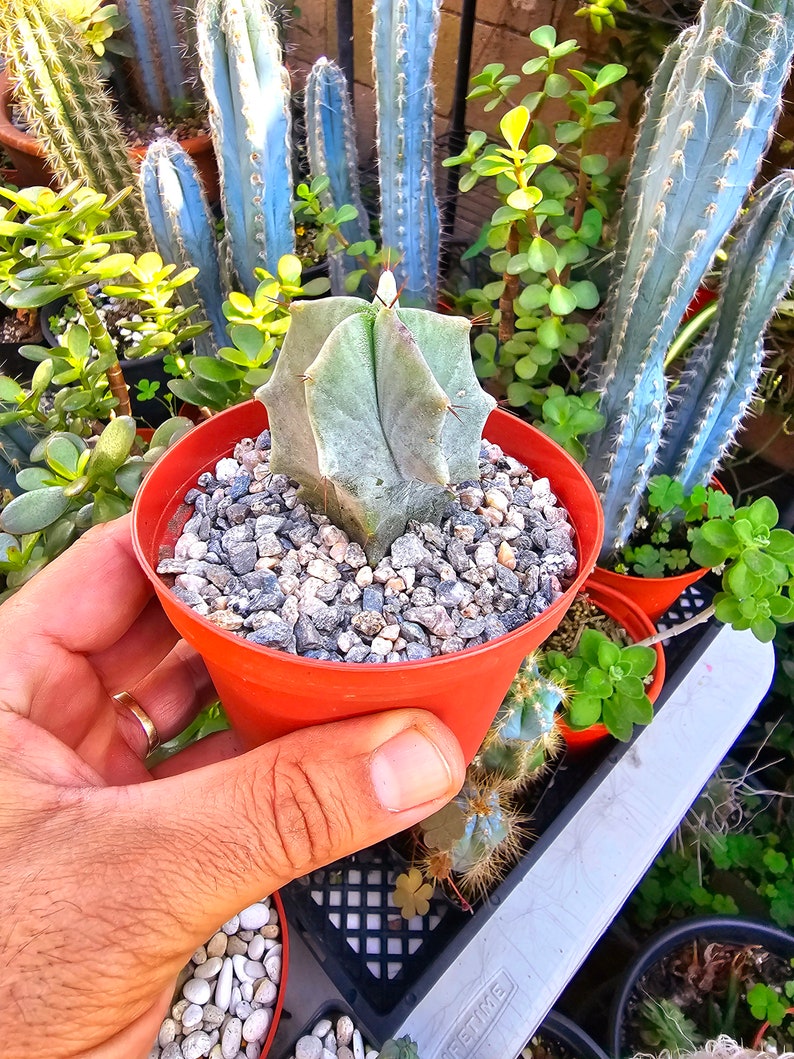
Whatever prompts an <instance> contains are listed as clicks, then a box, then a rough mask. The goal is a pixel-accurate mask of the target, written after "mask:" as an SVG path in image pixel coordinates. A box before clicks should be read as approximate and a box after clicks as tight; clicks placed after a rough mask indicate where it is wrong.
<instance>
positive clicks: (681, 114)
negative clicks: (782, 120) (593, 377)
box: [585, 0, 794, 615]
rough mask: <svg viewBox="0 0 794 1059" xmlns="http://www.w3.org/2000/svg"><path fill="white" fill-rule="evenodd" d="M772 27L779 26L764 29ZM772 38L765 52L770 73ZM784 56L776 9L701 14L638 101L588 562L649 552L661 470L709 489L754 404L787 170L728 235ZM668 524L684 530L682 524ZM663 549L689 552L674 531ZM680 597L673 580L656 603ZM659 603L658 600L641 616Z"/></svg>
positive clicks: (779, 273) (605, 363)
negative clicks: (720, 266) (689, 318)
mask: <svg viewBox="0 0 794 1059" xmlns="http://www.w3.org/2000/svg"><path fill="white" fill-rule="evenodd" d="M781 19H782V22H783V23H785V30H784V31H783V32H782V33H777V32H776V29H775V28H774V27H776V26H777V25H778V23H779V22H780V21H781ZM772 37H774V43H773V44H772V47H773V49H774V52H775V57H774V59H773V60H772V61H771V62H769V63H767V62H766V57H767V56H768V55H769V52H768V51H767V49H768V48H769V46H770V41H771V39H772ZM792 51H794V33H792V32H791V26H790V24H789V22H788V20H787V19H786V18H785V16H784V15H783V14H782V9H781V7H780V5H779V4H778V3H777V2H776V0H772V2H771V3H769V4H764V5H763V6H762V7H761V8H757V9H754V10H753V11H752V12H750V11H745V10H743V11H742V12H741V13H740V12H738V11H737V10H735V9H731V10H728V9H727V8H725V7H723V6H721V5H720V4H718V3H706V4H704V5H703V7H702V9H701V13H700V19H699V23H698V26H697V29H696V31H694V32H692V33H689V32H687V33H685V34H684V35H683V36H681V37H680V38H679V39H678V41H676V42H675V43H674V44H673V45H672V46H671V47H670V49H669V50H668V52H667V53H666V55H665V58H664V60H663V61H662V63H661V65H660V67H659V70H658V72H657V75H656V77H655V79H654V82H653V85H652V87H651V90H650V92H649V95H648V98H647V102H646V115H645V119H644V121H643V124H642V125H641V127H640V130H639V135H638V140H637V148H636V153H635V157H634V160H633V162H632V167H631V171H630V174H629V180H628V184H627V188H626V192H625V195H624V204H623V212H622V214H621V220H620V226H619V229H618V233H617V243H616V247H615V253H614V258H613V260H614V265H613V269H612V277H611V284H610V292H609V295H608V299H607V308H606V312H605V313H604V315H603V318H602V321H601V324H600V326H599V328H598V330H597V331H596V334H595V336H594V344H593V350H592V367H593V369H594V370H595V372H596V373H597V385H598V389H599V390H600V391H601V393H602V399H601V402H600V406H599V410H600V411H601V412H602V413H603V414H604V416H605V425H604V426H603V428H602V429H601V430H600V431H598V432H597V433H595V434H594V435H592V436H591V437H590V438H589V441H588V457H587V460H586V463H585V467H586V470H587V471H588V473H589V474H590V475H591V477H592V479H593V481H594V482H596V483H597V485H598V488H599V493H600V495H601V498H602V502H603V504H604V511H605V520H606V526H607V531H606V536H605V544H604V548H603V551H602V555H601V557H600V563H601V565H605V566H610V567H611V566H613V565H614V563H615V561H616V560H617V559H618V558H619V557H620V555H621V552H622V550H623V549H624V548H625V546H626V544H629V545H630V546H631V547H632V548H634V549H635V550H636V549H637V548H638V546H639V545H641V544H643V543H646V541H644V540H643V539H642V536H641V533H642V530H643V528H644V527H647V526H648V525H649V524H650V521H652V520H649V519H648V507H647V503H648V483H649V479H650V478H651V476H652V475H657V474H665V475H668V476H669V477H670V478H671V479H674V480H675V481H677V482H678V483H680V487H681V489H682V491H683V494H684V496H691V495H692V494H693V492H694V490H695V489H697V488H699V487H705V486H707V485H708V484H709V483H710V481H711V479H712V476H713V475H714V473H715V470H716V469H717V467H718V466H719V461H720V460H721V459H722V458H723V456H724V454H725V452H726V451H727V450H728V448H729V447H730V445H731V444H732V443H733V441H734V438H735V436H736V432H737V430H738V428H739V425H740V423H741V421H742V418H743V416H744V415H745V413H746V412H747V409H748V407H749V405H750V402H751V400H752V398H753V393H754V391H755V388H756V385H757V383H758V380H759V376H760V373H761V370H762V363H763V358H764V351H763V341H762V334H763V330H764V327H765V326H766V323H767V321H768V319H769V318H770V316H771V315H772V311H773V309H774V306H775V304H776V302H777V300H778V299H779V298H780V297H781V296H782V295H783V294H784V293H785V291H786V289H787V288H788V286H789V283H790V281H791V273H792V265H793V263H794V252H793V251H794V181H793V180H792V174H791V173H790V172H784V173H782V174H780V175H779V176H778V177H777V178H775V179H774V180H772V181H771V182H770V183H769V184H767V185H765V186H764V187H763V188H762V189H761V190H760V191H759V192H758V193H757V194H755V195H754V197H753V198H752V200H751V201H750V203H749V205H748V207H747V209H746V211H745V212H744V215H743V216H742V217H741V219H740V221H739V223H738V224H737V225H736V226H735V227H733V228H732V226H733V224H734V221H735V218H736V216H737V214H738V213H739V212H740V210H741V209H742V206H743V203H744V200H745V198H746V196H747V193H748V190H749V188H750V185H751V182H752V181H753V179H754V177H755V175H756V172H757V170H758V167H759V165H760V161H761V158H762V154H763V151H764V148H765V146H766V144H767V142H768V138H769V135H770V131H771V128H772V125H773V122H774V119H775V116H776V113H777V108H778V101H779V99H780V95H781V92H782V88H783V85H784V82H785V72H786V71H787V70H788V66H789V61H790V59H791V55H792ZM759 55H763V56H764V57H765V58H764V61H762V62H758V56H759ZM718 69H719V70H722V71H723V72H724V73H725V77H724V78H723V77H720V76H716V74H715V73H714V71H716V70H718ZM736 85H740V86H742V87H741V89H740V90H739V91H736V88H735V86H736ZM745 92H746V93H747V99H749V98H750V97H751V96H752V99H753V101H754V102H753V104H752V105H751V106H750V105H749V104H748V102H747V100H746V99H745V98H744V97H743V93H745ZM704 100H705V105H703V101H704ZM756 103H758V105H756ZM748 107H749V109H748ZM717 114H719V122H718V124H717V125H715V124H713V123H712V121H711V119H712V117H713V116H714V115H717ZM707 123H708V128H707ZM731 231H732V235H733V241H732V243H731V244H730V246H729V249H728V261H727V265H726V268H725V270H724V272H723V275H722V279H721V289H720V292H719V299H718V302H717V303H716V311H715V312H714V315H713V318H712V322H711V324H710V326H709V328H708V330H707V331H706V333H705V334H704V335H703V336H702V337H701V338H700V339H699V340H698V341H697V342H696V343H695V345H694V346H693V347H692V348H691V349H690V351H689V353H688V355H687V357H686V360H685V362H684V366H683V368H679V367H678V364H677V361H676V363H675V364H674V365H673V371H674V377H672V378H670V379H669V380H668V378H667V377H666V370H669V364H668V361H669V358H670V351H671V348H672V346H673V343H674V340H675V338H676V335H677V334H678V330H679V325H680V322H681V319H682V317H683V316H684V314H685V312H686V310H687V308H688V306H689V304H690V302H691V300H692V298H693V296H694V295H695V293H696V291H697V289H698V285H699V284H700V282H701V280H702V277H703V275H704V273H705V271H706V270H707V268H708V267H709V265H710V262H711V259H712V257H713V256H714V254H715V252H716V251H717V249H718V248H719V247H720V245H721V244H722V243H723V241H724V240H725V238H726V236H727V235H728V233H729V232H731ZM675 518H677V523H678V525H680V526H684V519H683V514H682V513H680V512H679V513H678V515H677V516H675ZM672 547H675V548H678V547H683V548H686V547H687V541H686V534H685V533H684V534H683V543H681V544H675V545H672ZM695 565H700V564H698V563H697V561H695ZM662 587H663V586H660V585H654V586H653V588H654V592H655V593H658V590H659V589H660V588H662ZM678 590H679V588H678V586H677V585H675V584H674V585H673V586H672V589H671V591H672V595H671V596H670V598H669V599H668V600H667V601H666V602H668V603H669V602H670V601H671V600H672V599H674V598H675V594H676V592H677V591H678ZM664 606H665V601H664V600H663V599H662V597H661V596H659V595H658V594H657V595H656V598H655V599H654V600H653V603H652V604H651V606H650V608H649V613H653V614H657V615H658V614H659V613H660V610H663V609H664Z"/></svg>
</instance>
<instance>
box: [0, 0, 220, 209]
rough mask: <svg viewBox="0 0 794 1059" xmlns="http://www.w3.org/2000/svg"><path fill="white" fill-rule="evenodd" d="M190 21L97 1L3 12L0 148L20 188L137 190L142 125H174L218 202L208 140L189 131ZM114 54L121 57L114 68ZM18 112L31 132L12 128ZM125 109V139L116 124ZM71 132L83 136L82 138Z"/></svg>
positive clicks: (46, 0) (187, 14)
mask: <svg viewBox="0 0 794 1059" xmlns="http://www.w3.org/2000/svg"><path fill="white" fill-rule="evenodd" d="M193 17H194V16H193V15H192V13H191V7H190V5H187V4H182V3H179V4H176V5H173V4H172V5H168V7H167V10H165V12H164V11H163V10H160V9H159V6H158V5H156V4H154V3H151V2H150V0H124V2H123V3H122V4H121V11H119V9H118V8H117V6H116V5H111V4H107V5H105V4H100V3H99V2H97V0H95V2H94V3H93V5H90V4H89V5H83V6H81V7H75V5H72V4H70V3H69V2H68V0H37V2H36V3H35V4H24V5H23V4H15V3H11V4H8V5H6V9H5V11H4V13H3V16H2V19H0V50H2V53H3V54H4V55H5V58H6V62H7V67H6V70H5V71H4V72H0V143H3V144H4V146H5V147H6V150H7V151H8V152H9V154H10V155H11V157H12V159H13V161H14V163H15V164H16V166H17V168H18V171H19V175H20V180H21V182H22V183H23V184H25V185H31V186H32V185H36V184H48V183H50V182H51V180H52V177H53V174H55V175H56V176H57V177H58V179H59V180H60V181H61V182H62V183H67V182H69V181H70V180H74V179H80V180H82V181H85V182H86V183H88V184H89V185H90V186H92V187H94V188H95V189H96V190H98V191H103V192H105V193H107V194H113V193H115V192H116V191H119V190H121V188H122V187H125V186H128V185H129V184H131V183H132V176H133V172H134V168H135V167H137V164H138V163H139V162H140V160H141V158H142V156H143V154H144V152H145V145H141V144H140V143H139V142H138V143H136V140H137V139H138V134H137V133H136V132H135V131H134V129H135V126H136V124H138V125H140V124H141V123H142V122H144V123H148V124H150V125H151V124H158V125H160V126H162V125H163V124H165V125H168V124H169V123H170V124H172V125H173V126H174V127H175V128H176V129H177V130H179V132H178V134H179V135H180V142H181V143H182V145H183V147H184V149H185V150H186V151H187V152H188V153H189V154H190V155H191V157H193V159H194V160H195V162H196V164H197V165H198V166H199V169H200V170H201V175H202V180H203V181H204V183H205V187H206V189H207V194H208V195H209V196H210V197H211V199H212V201H215V199H216V198H217V192H218V174H217V167H216V165H215V160H214V157H213V152H212V145H211V142H210V138H209V135H208V134H207V133H206V132H204V131H202V130H201V129H200V128H196V129H193V127H192V126H194V125H196V122H195V119H192V118H190V114H191V111H195V109H196V104H195V100H194V98H193V94H194V89H193V88H192V85H194V84H195V82H196V81H197V77H196V71H195V70H194V69H193V68H192V67H191V61H194V60H192V59H191V57H192V56H194V55H195V44H194V43H191V42H192V41H194V38H195V27H194V26H193V25H192V18H193ZM120 31H121V32H120ZM109 53H115V54H113V55H112V58H113V60H114V61H113V62H112V63H111V62H109V61H108V56H109ZM122 57H123V62H122V61H119V60H120V59H121V58H122ZM53 72H55V73H56V74H57V75H58V76H56V77H55V78H53V77H52V76H51V75H52V73H53ZM56 85H57V86H59V87H56ZM67 85H68V88H67V87H66V86H67ZM59 91H60V92H61V93H63V94H62V95H59ZM15 103H16V104H18V105H20V107H21V109H22V111H23V113H24V118H25V121H26V122H27V123H28V124H29V127H30V130H31V131H30V132H29V131H27V130H26V129H25V128H21V127H19V126H18V125H17V124H15V123H14V121H13V120H12V108H13V106H14V104H15ZM120 103H121V106H122V108H123V110H124V112H125V113H127V114H128V118H129V124H130V130H129V131H128V130H127V129H126V128H124V127H123V126H122V125H121V123H120V121H119V118H118V116H117V111H118V108H119V104H120ZM53 115H57V117H55V118H53ZM188 119H190V120H188ZM75 128H82V129H84V130H85V133H84V134H79V135H78V136H77V138H76V136H75V132H74V129H75ZM89 140H93V141H94V144H95V147H94V145H92V144H90V143H89ZM94 150H95V153H94V154H92V151H94ZM139 219H140V217H139ZM133 227H135V228H136V230H140V226H139V225H137V224H136V225H133Z"/></svg>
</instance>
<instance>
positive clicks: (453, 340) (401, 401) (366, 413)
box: [256, 271, 495, 562]
mask: <svg viewBox="0 0 794 1059" xmlns="http://www.w3.org/2000/svg"><path fill="white" fill-rule="evenodd" d="M290 313H291V316H292V320H291V323H290V327H289V330H288V331H287V336H286V338H285V340H284V346H283V348H282V350H281V353H280V355H279V358H278V361H277V362H276V367H275V370H274V372H273V375H272V377H271V379H270V380H269V381H268V382H267V383H265V385H264V386H262V387H260V388H259V390H257V392H256V396H257V398H259V400H261V401H262V402H263V403H264V404H265V405H266V407H267V410H268V416H269V419H270V428H271V435H272V448H271V459H270V465H271V468H272V469H273V471H274V472H275V473H277V474H288V475H289V476H290V477H292V478H294V479H295V480H296V481H298V482H299V483H300V485H301V495H302V497H304V498H305V499H306V500H307V502H308V503H309V504H310V505H311V506H312V507H313V508H314V509H315V510H317V511H322V512H325V513H327V514H328V516H329V518H331V520H332V521H333V522H335V523H337V525H339V526H340V527H341V528H343V529H345V530H346V531H347V532H348V534H349V535H350V537H351V539H353V540H356V541H358V542H359V543H360V544H361V545H362V547H363V548H364V549H365V551H366V554H367V557H368V558H369V560H370V561H371V562H377V561H378V559H380V558H381V557H382V556H383V555H385V553H386V551H387V550H388V548H389V546H390V545H391V543H392V541H394V540H395V539H396V538H397V537H398V536H399V535H400V534H401V533H402V532H403V530H404V529H405V527H406V524H407V522H408V520H409V519H416V520H417V521H420V522H429V521H435V520H436V519H437V518H438V516H439V515H440V512H441V510H442V509H443V507H444V506H445V504H446V503H447V501H448V499H449V496H450V486H452V485H454V484H455V483H457V482H461V481H464V480H466V479H468V478H476V477H477V476H478V473H479V472H478V456H479V450H480V438H481V435H482V429H483V425H484V423H485V420H486V418H487V416H488V414H489V412H490V411H491V410H492V408H493V407H494V405H495V401H494V400H493V398H492V397H490V396H489V395H488V394H486V393H485V392H484V391H483V390H482V389H481V387H480V385H479V383H478V382H477V378H476V376H475V375H474V371H473V368H472V363H471V354H470V351H469V331H470V328H471V325H470V323H469V321H468V320H465V319H463V318H462V317H454V316H441V315H439V314H438V313H433V312H429V311H427V310H424V309H409V308H405V309H402V308H400V306H399V303H398V300H397V290H396V286H395V279H394V275H393V273H391V272H389V271H387V272H384V274H383V276H382V277H381V281H380V284H379V286H378V291H377V294H376V296H375V299H374V301H373V302H372V303H371V304H370V303H369V302H365V301H362V300H361V299H359V298H326V299H323V300H322V301H320V302H311V301H298V302H294V303H293V305H292V306H290Z"/></svg>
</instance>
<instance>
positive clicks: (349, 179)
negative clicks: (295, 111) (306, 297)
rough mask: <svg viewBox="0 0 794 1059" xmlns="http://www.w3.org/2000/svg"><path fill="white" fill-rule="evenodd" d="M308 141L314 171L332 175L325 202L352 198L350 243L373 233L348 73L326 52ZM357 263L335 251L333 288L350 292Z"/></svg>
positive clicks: (309, 90) (313, 74)
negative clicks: (347, 283)
mask: <svg viewBox="0 0 794 1059" xmlns="http://www.w3.org/2000/svg"><path fill="white" fill-rule="evenodd" d="M305 105H306V142H307V146H308V153H309V170H310V172H311V174H312V176H313V177H317V176H327V177H328V179H329V181H330V183H329V185H328V189H327V190H326V191H325V192H324V193H323V195H322V196H321V201H322V204H323V206H324V207H325V208H328V207H332V208H333V209H337V210H338V209H339V207H340V206H343V205H345V204H349V205H351V206H353V207H354V208H355V209H356V210H358V216H357V217H355V218H354V219H353V220H350V221H345V222H344V223H343V224H342V225H341V232H342V235H343V236H344V237H345V239H347V241H348V243H357V242H361V241H362V240H364V239H367V238H368V235H369V219H368V217H367V211H366V210H365V209H364V203H363V202H362V200H361V186H360V183H359V177H358V151H357V149H356V130H355V122H354V119H353V108H352V106H351V104H350V93H349V90H348V85H347V80H346V78H345V75H344V74H343V73H342V71H341V70H340V69H339V67H338V66H337V65H336V63H333V62H331V61H330V60H329V59H326V58H325V56H323V57H322V58H320V59H318V60H317V62H315V64H314V65H313V66H312V68H311V70H310V71H309V76H308V77H307V79H306V104H305ZM355 267H357V265H356V263H355V262H354V261H353V259H352V258H350V257H348V256H347V255H345V254H332V255H331V256H330V257H329V269H330V274H331V289H332V291H333V293H334V294H344V292H345V286H344V283H345V276H346V275H347V274H348V273H349V272H351V271H352V270H353V269H354V268H355Z"/></svg>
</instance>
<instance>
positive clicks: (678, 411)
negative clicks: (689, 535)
mask: <svg viewBox="0 0 794 1059" xmlns="http://www.w3.org/2000/svg"><path fill="white" fill-rule="evenodd" d="M734 235H735V238H736V242H735V243H734V245H733V246H732V247H731V250H730V253H729V256H728V264H727V267H726V269H725V271H724V273H723V277H722V293H721V295H720V300H719V305H718V310H717V315H716V317H715V319H714V322H713V324H712V325H711V327H710V328H709V330H708V332H707V333H706V334H705V335H704V337H703V339H702V340H701V341H700V342H699V343H698V345H697V346H696V347H695V348H694V349H693V351H692V352H691V354H690V356H689V358H688V360H687V364H686V368H685V370H684V371H683V372H682V375H681V377H680V380H679V384H678V387H677V393H680V395H681V396H680V397H679V398H678V399H677V400H676V401H675V403H674V404H673V406H672V410H671V414H670V416H669V419H668V423H667V424H666V426H665V432H664V442H665V444H664V445H663V446H662V448H661V449H660V452H659V458H658V460H657V468H658V469H659V470H661V471H662V473H668V474H670V475H671V476H672V477H674V478H675V479H677V480H678V481H680V482H681V483H682V485H683V487H684V490H685V491H689V490H691V489H692V488H693V487H694V486H696V485H703V484H705V483H706V482H708V481H709V480H710V479H711V477H712V475H713V474H714V472H715V471H716V469H717V467H718V465H719V463H720V461H721V459H722V457H723V455H724V454H725V452H726V450H727V449H728V447H729V445H730V444H731V442H732V441H733V438H734V436H735V434H736V431H737V430H738V428H739V425H740V423H741V421H742V419H743V417H744V415H745V413H746V412H747V409H748V408H749V405H750V402H751V400H752V397H753V393H754V392H755V389H756V386H757V384H758V381H759V379H760V377H761V371H762V368H763V361H764V341H763V334H764V330H765V328H766V325H767V323H768V322H769V320H770V318H771V316H772V314H773V312H774V309H775V306H776V304H777V303H778V301H779V300H780V299H781V298H782V297H783V295H784V294H785V293H786V291H787V290H788V288H789V286H790V285H791V282H792V279H794V171H791V170H788V171H786V172H784V173H781V174H780V175H779V176H777V177H776V178H775V179H774V180H772V181H771V182H770V183H769V184H767V185H766V186H765V187H763V188H762V189H761V191H760V192H759V194H758V196H757V197H756V198H755V199H754V201H753V202H752V203H751V204H750V206H749V208H748V210H747V212H746V214H745V215H744V217H743V218H742V219H741V221H740V223H739V224H738V225H737V227H736V228H735V230H734Z"/></svg>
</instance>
